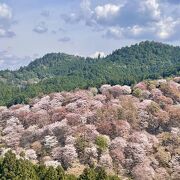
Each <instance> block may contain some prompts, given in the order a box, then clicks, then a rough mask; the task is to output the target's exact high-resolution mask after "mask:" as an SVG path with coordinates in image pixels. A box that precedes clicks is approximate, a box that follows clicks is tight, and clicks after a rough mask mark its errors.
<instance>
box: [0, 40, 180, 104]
mask: <svg viewBox="0 0 180 180" xmlns="http://www.w3.org/2000/svg"><path fill="white" fill-rule="evenodd" d="M179 72H180V47H179V46H175V47H174V46H172V45H167V44H163V43H158V42H154V41H144V42H141V43H139V44H135V45H132V46H130V47H123V48H121V49H118V50H115V51H114V52H112V53H111V54H110V55H108V56H106V57H103V58H90V57H87V58H84V57H80V56H73V55H68V54H65V53H49V54H46V55H45V56H43V57H42V58H39V59H37V60H35V61H33V62H31V63H30V64H29V65H28V66H26V67H22V68H20V69H19V70H17V71H0V79H1V81H0V83H1V84H3V86H6V85H7V86H8V87H7V88H9V89H10V90H8V91H12V92H9V94H10V95H7V93H4V91H5V90H4V89H3V90H2V87H1V88H0V93H1V94H2V98H1V99H0V104H2V105H3V104H6V105H7V104H14V103H15V101H18V102H25V101H26V100H25V99H29V98H32V97H34V96H37V95H38V94H41V93H50V92H57V91H58V92H59V91H62V90H68V91H69V90H73V89H75V88H88V87H93V86H95V87H99V86H100V85H102V84H106V83H108V84H112V85H114V84H127V85H132V84H135V83H136V82H139V81H142V80H144V79H157V78H160V77H168V76H171V75H177V74H179ZM7 88H5V89H7ZM11 89H12V90H11ZM8 91H7V92H8ZM12 93H13V95H14V94H16V96H17V98H14V97H13V95H12ZM4 94H5V95H4ZM3 96H12V97H13V98H9V99H8V100H7V97H3ZM17 99H23V100H17ZM9 102H10V103H9Z"/></svg>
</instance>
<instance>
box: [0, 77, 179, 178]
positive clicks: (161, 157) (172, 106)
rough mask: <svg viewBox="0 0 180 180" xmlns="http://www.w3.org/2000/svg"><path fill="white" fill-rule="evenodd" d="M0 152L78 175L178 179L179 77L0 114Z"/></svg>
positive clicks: (52, 97)
mask: <svg viewBox="0 0 180 180" xmlns="http://www.w3.org/2000/svg"><path fill="white" fill-rule="evenodd" d="M0 131H1V136H0V144H1V146H0V152H1V156H3V155H4V154H5V153H6V152H7V151H8V150H9V149H11V150H12V151H13V152H14V153H15V154H16V155H17V157H21V158H25V159H28V160H30V161H31V162H33V163H35V164H36V163H37V164H45V165H46V166H54V167H57V166H58V165H60V166H62V167H63V168H64V169H65V170H66V171H67V173H71V174H74V175H76V176H78V175H80V174H81V173H82V172H83V170H84V168H85V167H92V166H95V167H97V166H101V167H104V168H105V169H106V171H107V172H108V173H110V174H111V173H113V174H114V173H115V174H118V175H119V176H120V177H122V179H123V178H126V177H128V178H132V179H135V180H155V179H156V180H166V179H167V180H168V179H172V180H177V179H180V77H175V78H171V79H160V80H154V81H144V82H140V83H138V84H136V85H135V86H133V87H129V86H120V85H115V86H111V85H103V86H101V88H100V89H96V88H89V90H75V91H72V92H61V93H52V94H49V95H45V96H43V97H36V98H34V99H32V100H31V102H30V103H29V104H28V105H23V104H21V105H14V106H12V107H10V108H7V107H0Z"/></svg>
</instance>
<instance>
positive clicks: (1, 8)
mask: <svg viewBox="0 0 180 180" xmlns="http://www.w3.org/2000/svg"><path fill="white" fill-rule="evenodd" d="M11 18H12V12H11V9H10V7H9V6H7V5H6V4H4V3H3V4H0V19H11Z"/></svg>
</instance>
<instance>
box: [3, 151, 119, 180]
mask: <svg viewBox="0 0 180 180" xmlns="http://www.w3.org/2000/svg"><path fill="white" fill-rule="evenodd" d="M52 178H53V180H77V179H78V180H83V179H86V180H103V179H107V180H108V179H109V180H111V179H113V180H119V178H118V177H116V176H108V175H107V173H106V172H105V170H104V169H103V168H100V167H99V168H97V169H94V168H87V169H85V170H84V172H83V174H81V175H80V177H79V178H77V177H75V176H74V175H70V174H65V171H64V169H63V168H62V167H60V166H58V167H57V168H54V167H52V166H51V167H46V166H44V165H34V164H32V163H31V162H30V161H28V160H24V159H16V155H15V154H13V153H12V152H11V151H8V152H7V153H6V154H5V157H4V158H3V159H2V161H1V162H0V179H2V180H6V179H14V180H52Z"/></svg>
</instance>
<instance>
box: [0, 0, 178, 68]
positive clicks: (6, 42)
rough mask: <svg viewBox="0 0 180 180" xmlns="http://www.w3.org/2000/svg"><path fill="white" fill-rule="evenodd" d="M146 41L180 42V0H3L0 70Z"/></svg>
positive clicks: (85, 54) (0, 17)
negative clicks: (48, 55)
mask: <svg viewBox="0 0 180 180" xmlns="http://www.w3.org/2000/svg"><path fill="white" fill-rule="evenodd" d="M142 40H155V41H161V42H165V43H170V44H174V45H180V0H0V69H6V68H10V69H16V68H18V67H20V66H24V65H27V64H28V63H29V62H30V61H31V60H34V59H35V58H37V57H40V56H43V55H44V54H46V53H50V52H65V53H69V54H76V55H83V56H94V55H97V54H98V53H97V52H101V53H102V54H105V55H106V54H108V53H110V52H112V51H113V50H115V49H118V48H120V47H122V46H126V45H130V44H134V43H136V42H139V41H142Z"/></svg>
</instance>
